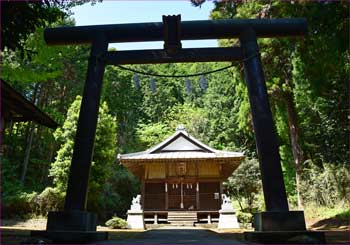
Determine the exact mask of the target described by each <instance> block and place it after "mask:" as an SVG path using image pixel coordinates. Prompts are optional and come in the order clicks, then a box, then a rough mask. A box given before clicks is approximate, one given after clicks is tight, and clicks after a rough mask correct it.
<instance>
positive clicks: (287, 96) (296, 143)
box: [284, 92, 304, 209]
mask: <svg viewBox="0 0 350 245" xmlns="http://www.w3.org/2000/svg"><path fill="white" fill-rule="evenodd" d="M284 100H285V102H286V107H287V113H288V126H289V134H290V141H291V145H292V152H293V158H294V165H295V173H296V176H295V177H296V189H297V196H298V208H299V209H303V208H304V201H303V198H302V196H301V194H300V187H301V174H302V171H303V170H302V163H303V151H302V149H301V145H300V131H299V126H298V115H297V113H296V110H295V103H294V99H293V92H289V93H284Z"/></svg>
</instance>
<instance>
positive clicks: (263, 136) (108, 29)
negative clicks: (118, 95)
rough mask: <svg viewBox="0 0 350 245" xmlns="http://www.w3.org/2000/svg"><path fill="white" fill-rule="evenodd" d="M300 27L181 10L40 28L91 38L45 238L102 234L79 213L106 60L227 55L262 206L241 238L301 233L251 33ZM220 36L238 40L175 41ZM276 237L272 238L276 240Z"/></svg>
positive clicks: (302, 28)
mask: <svg viewBox="0 0 350 245" xmlns="http://www.w3.org/2000/svg"><path fill="white" fill-rule="evenodd" d="M306 32H307V22H306V20H305V19H303V18H294V19H235V20H204V21H183V22H181V16H180V15H177V16H176V15H174V16H163V22H156V23H137V24H115V25H96V26H77V27H59V28H48V29H46V30H45V40H46V43H47V44H49V45H69V44H75V45H76V44H86V43H91V53H90V57H89V62H88V70H87V77H86V82H85V87H84V92H83V99H82V103H81V109H80V114H79V121H78V127H77V132H76V138H75V145H74V151H73V158H72V163H71V167H70V175H69V180H68V188H67V194H66V200H65V207H64V211H61V212H50V213H49V215H48V223H47V231H46V235H47V234H51V235H47V236H49V237H50V236H51V237H54V239H56V238H57V239H58V240H59V237H60V236H62V234H68V236H69V234H71V233H74V234H75V235H74V236H75V237H76V239H75V238H74V239H75V240H76V241H79V242H84V241H88V240H90V241H91V240H93V239H105V238H106V237H105V234H102V235H101V234H99V233H97V232H96V215H95V214H92V213H89V212H86V200H87V190H88V181H89V173H90V168H91V160H92V153H93V145H94V139H95V132H96V124H97V117H98V108H99V103H100V95H101V87H102V80H103V74H104V69H105V66H106V65H121V64H154V63H175V62H208V61H234V60H241V61H243V62H244V72H245V79H246V82H247V87H248V94H249V101H250V107H251V113H252V117H253V123H254V132H255V138H256V147H257V153H258V157H259V162H260V171H261V178H262V184H263V192H264V198H265V205H266V212H262V213H258V214H256V215H255V217H254V227H255V231H259V232H255V233H254V232H253V233H247V234H246V237H247V238H248V239H251V240H259V239H260V238H259V237H260V235H261V233H262V232H273V231H279V232H281V231H286V232H283V235H282V241H283V239H285V238H286V236H287V237H288V234H290V231H293V232H294V233H295V231H299V233H297V235H300V232H301V233H302V234H304V233H305V232H306V227H305V219H304V213H303V211H289V208H288V201H287V196H286V191H285V186H284V181H283V174H282V169H281V163H280V155H279V151H278V143H277V137H276V132H275V128H274V123H273V119H272V114H271V109H270V105H269V101H268V95H267V90H266V84H265V78H264V73H263V69H262V65H261V60H260V55H259V47H258V43H257V38H261V37H284V36H303V35H305V34H306ZM223 38H239V41H240V45H241V46H240V47H231V48H190V49H182V47H181V40H198V39H223ZM161 40H164V49H161V50H136V51H108V44H109V43H116V42H142V41H161ZM62 231H64V232H65V233H62ZM78 231H81V232H80V233H79V232H78ZM294 233H293V234H294ZM33 234H34V233H33ZM54 234H56V235H54ZM57 234H58V235H57ZM78 234H80V235H78ZM93 234H95V235H93ZM279 234H281V233H279ZM41 235H43V234H42V233H41ZM294 235H295V234H294ZM79 236H80V238H78V237H79ZM86 237H88V238H86ZM289 237H290V235H289ZM319 237H321V236H319ZM61 238H62V237H61ZM275 238H276V237H275ZM70 239H71V240H69V241H71V242H73V240H74V239H73V236H71V238H70ZM72 239H73V240H72ZM84 239H85V240H84ZM276 239H277V238H276ZM276 239H275V240H274V242H278V241H279V240H276ZM320 239H322V237H321V238H320ZM260 240H261V239H260ZM60 241H62V240H60ZM63 241H64V240H63Z"/></svg>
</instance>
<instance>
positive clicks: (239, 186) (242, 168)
mask: <svg viewBox="0 0 350 245" xmlns="http://www.w3.org/2000/svg"><path fill="white" fill-rule="evenodd" d="M225 186H226V189H227V191H228V193H229V194H231V196H233V197H234V199H235V200H237V201H238V203H239V206H240V209H241V211H242V212H246V213H253V212H256V211H258V210H262V208H261V203H259V201H260V200H259V199H258V196H259V195H261V194H262V186H261V177H260V169H259V162H258V161H257V160H256V159H254V158H252V159H245V160H244V161H243V162H242V163H241V165H239V167H238V168H237V169H236V170H235V172H234V173H233V174H232V176H231V177H229V178H228V180H227V181H226V182H225Z"/></svg>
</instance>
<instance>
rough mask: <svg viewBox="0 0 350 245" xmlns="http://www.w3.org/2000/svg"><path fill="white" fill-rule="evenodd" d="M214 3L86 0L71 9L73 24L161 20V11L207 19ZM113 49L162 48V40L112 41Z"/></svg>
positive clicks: (187, 44) (207, 43) (206, 43)
mask: <svg viewBox="0 0 350 245" xmlns="http://www.w3.org/2000/svg"><path fill="white" fill-rule="evenodd" d="M213 7H214V4H213V3H212V2H211V1H207V2H206V3H205V4H203V5H202V6H201V7H200V8H199V7H193V6H192V5H191V3H190V2H189V1H186V0H167V1H161V0H157V1H146V0H129V1H119V0H114V1H112V0H104V1H103V2H102V3H96V4H95V5H93V6H91V3H87V4H84V5H81V6H77V7H74V8H73V9H72V12H73V13H74V14H73V18H74V19H75V22H76V25H77V26H82V25H101V24H118V23H119V24H122V23H140V22H161V21H162V15H177V14H181V20H186V21H187V20H207V19H209V15H210V11H211V10H212V9H213ZM109 47H115V48H117V50H137V49H162V48H163V42H138V43H114V44H110V45H109ZM182 47H183V48H194V47H217V40H195V41H182Z"/></svg>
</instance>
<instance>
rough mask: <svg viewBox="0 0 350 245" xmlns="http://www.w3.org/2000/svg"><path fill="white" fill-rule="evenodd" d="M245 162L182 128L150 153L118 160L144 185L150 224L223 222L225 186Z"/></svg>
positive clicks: (143, 197)
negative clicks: (220, 214)
mask: <svg viewBox="0 0 350 245" xmlns="http://www.w3.org/2000/svg"><path fill="white" fill-rule="evenodd" d="M243 158H244V155H243V153H242V152H230V151H220V150H215V149H213V148H210V147H209V146H207V145H205V144H203V143H202V142H200V141H199V140H197V139H195V138H194V137H193V136H191V135H190V134H188V133H187V132H186V130H185V129H184V128H183V127H179V128H178V129H177V131H176V132H175V134H173V135H172V136H171V137H169V138H168V139H166V140H164V141H163V142H161V143H160V144H158V145H156V146H154V147H152V148H150V149H148V150H146V151H142V152H136V153H131V154H122V155H119V160H120V162H121V164H123V165H124V166H125V167H126V168H127V169H128V170H129V171H131V172H132V173H133V174H134V175H135V176H137V177H138V178H139V179H140V180H141V183H142V188H141V205H142V208H143V210H144V216H145V221H153V222H154V223H157V222H158V221H165V222H169V223H176V222H177V221H188V222H193V223H195V222H200V221H206V222H208V223H211V221H215V220H216V219H218V217H219V210H220V207H221V196H222V194H223V185H222V183H223V181H225V180H226V179H227V178H228V177H229V176H230V175H231V174H232V172H233V171H234V170H235V169H236V168H237V167H238V166H239V164H240V162H241V161H242V160H243Z"/></svg>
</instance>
